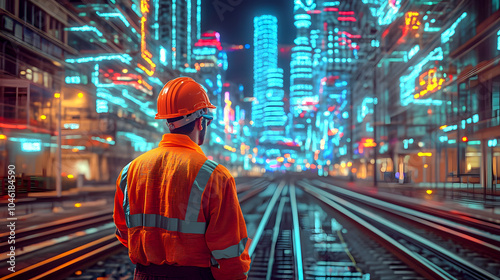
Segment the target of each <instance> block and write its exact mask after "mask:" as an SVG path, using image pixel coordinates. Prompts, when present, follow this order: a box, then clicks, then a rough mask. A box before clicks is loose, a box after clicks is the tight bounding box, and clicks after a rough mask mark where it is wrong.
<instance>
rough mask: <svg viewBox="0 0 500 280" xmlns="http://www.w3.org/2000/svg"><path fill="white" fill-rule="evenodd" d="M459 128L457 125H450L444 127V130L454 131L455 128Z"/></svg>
mask: <svg viewBox="0 0 500 280" xmlns="http://www.w3.org/2000/svg"><path fill="white" fill-rule="evenodd" d="M457 129H458V126H457V125H449V126H447V127H445V128H443V131H444V132H449V131H453V130H457Z"/></svg>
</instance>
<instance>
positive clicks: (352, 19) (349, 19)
mask: <svg viewBox="0 0 500 280" xmlns="http://www.w3.org/2000/svg"><path fill="white" fill-rule="evenodd" d="M337 19H338V20H339V21H356V19H355V18H354V17H338V18H337Z"/></svg>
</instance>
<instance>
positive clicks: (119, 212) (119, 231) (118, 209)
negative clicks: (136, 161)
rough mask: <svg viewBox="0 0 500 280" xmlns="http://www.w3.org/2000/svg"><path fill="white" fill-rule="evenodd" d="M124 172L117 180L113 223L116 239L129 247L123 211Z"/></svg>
mask: <svg viewBox="0 0 500 280" xmlns="http://www.w3.org/2000/svg"><path fill="white" fill-rule="evenodd" d="M122 172H123V170H122ZM122 172H120V176H118V179H117V180H116V192H115V203H114V209H113V221H114V222H115V225H116V238H118V240H119V241H120V242H121V243H122V244H123V245H125V247H128V228H127V225H126V223H125V213H124V211H123V192H122V190H121V188H120V182H121V177H122V176H121V175H122Z"/></svg>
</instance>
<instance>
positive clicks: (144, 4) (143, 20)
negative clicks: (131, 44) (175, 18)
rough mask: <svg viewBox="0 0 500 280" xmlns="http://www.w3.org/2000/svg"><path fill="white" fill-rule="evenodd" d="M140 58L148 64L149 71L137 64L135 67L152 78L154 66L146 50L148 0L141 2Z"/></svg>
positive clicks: (149, 53)
mask: <svg viewBox="0 0 500 280" xmlns="http://www.w3.org/2000/svg"><path fill="white" fill-rule="evenodd" d="M141 13H142V18H141V57H142V58H144V60H145V61H146V62H147V63H148V64H149V66H150V68H151V70H150V69H148V68H146V67H145V66H143V65H142V64H141V63H137V66H138V67H139V68H141V69H142V71H144V72H145V73H146V74H148V75H149V76H153V74H154V73H155V68H156V64H155V63H154V62H153V61H152V60H151V58H152V57H153V55H152V54H151V52H150V51H148V50H147V47H146V21H147V16H148V13H149V4H148V0H141Z"/></svg>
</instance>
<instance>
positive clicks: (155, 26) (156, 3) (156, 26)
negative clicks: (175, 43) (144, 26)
mask: <svg viewBox="0 0 500 280" xmlns="http://www.w3.org/2000/svg"><path fill="white" fill-rule="evenodd" d="M153 5H154V6H155V19H154V24H153V29H154V30H155V40H158V39H159V38H160V34H159V33H160V31H159V29H160V25H159V24H158V15H159V13H158V11H159V9H160V0H153Z"/></svg>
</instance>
